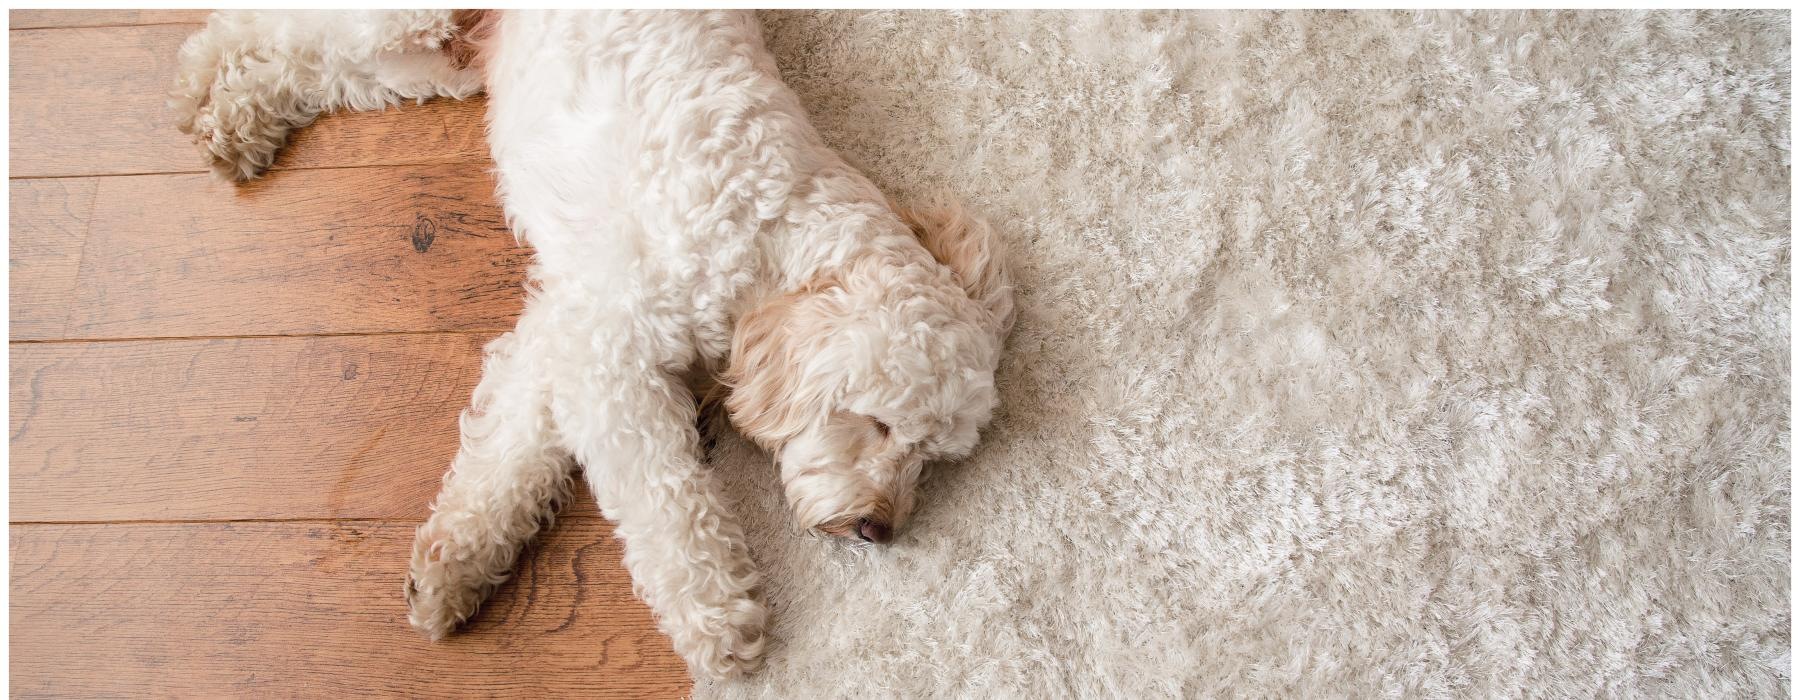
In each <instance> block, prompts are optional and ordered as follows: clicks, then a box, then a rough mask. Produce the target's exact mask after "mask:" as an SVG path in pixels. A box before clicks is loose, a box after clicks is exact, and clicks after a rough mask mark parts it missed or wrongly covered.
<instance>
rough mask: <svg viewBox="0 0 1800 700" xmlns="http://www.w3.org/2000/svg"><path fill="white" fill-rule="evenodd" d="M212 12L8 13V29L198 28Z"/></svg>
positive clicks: (14, 11)
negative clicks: (142, 26) (156, 25)
mask: <svg viewBox="0 0 1800 700" xmlns="http://www.w3.org/2000/svg"><path fill="white" fill-rule="evenodd" d="M209 14H212V10H12V11H9V12H8V13H7V27H8V28H9V29H48V28H53V27H110V26H123V25H137V24H199V23H201V22H205V21H206V16H207V15H209Z"/></svg>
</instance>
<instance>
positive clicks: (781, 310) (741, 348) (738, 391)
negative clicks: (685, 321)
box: [722, 281, 836, 452]
mask: <svg viewBox="0 0 1800 700" xmlns="http://www.w3.org/2000/svg"><path fill="white" fill-rule="evenodd" d="M834 286H836V283H835V282H831V281H819V282H815V283H813V284H811V285H808V286H807V287H806V288H804V289H801V290H799V291H797V292H794V293H792V294H788V295H785V296H782V297H778V298H776V299H773V300H771V301H769V302H766V303H764V304H762V305H761V306H758V307H756V308H755V309H752V310H751V311H750V312H749V313H747V314H744V315H743V317H741V318H739V319H738V321H737V324H736V326H735V327H734V328H733V331H732V335H731V365H730V366H729V367H727V368H726V370H725V373H724V375H723V377H722V379H723V383H724V385H725V386H726V387H728V388H729V389H730V391H731V393H730V394H729V395H728V396H726V397H725V410H726V412H727V413H729V414H730V416H731V422H732V424H733V425H735V426H737V429H738V431H739V432H740V433H742V434H743V435H744V436H745V437H748V438H750V439H751V440H752V441H754V442H755V443H756V444H758V445H761V446H762V447H763V449H766V450H769V451H771V452H773V451H777V450H779V449H781V445H782V443H785V442H787V441H788V440H789V439H792V438H793V437H794V436H795V435H799V434H800V431H801V430H803V429H805V427H806V424H805V421H806V420H807V419H808V418H809V417H810V415H809V413H808V412H807V411H804V410H801V409H802V408H803V407H804V405H805V404H806V402H808V401H811V400H813V399H812V398H809V397H808V396H807V395H806V394H807V392H805V391H803V388H804V387H803V383H804V377H803V376H802V372H801V368H800V359H801V358H800V356H799V353H801V352H803V351H804V349H803V348H801V347H799V344H800V343H801V341H802V340H803V339H809V338H811V339H816V338H820V337H825V334H824V333H821V332H820V331H819V330H818V329H815V328H810V327H809V325H811V323H812V322H810V321H808V317H809V314H808V313H806V311H807V309H806V305H807V304H815V303H819V302H820V299H819V298H818V295H820V294H822V293H823V292H824V291H825V290H827V289H829V288H832V287H834Z"/></svg>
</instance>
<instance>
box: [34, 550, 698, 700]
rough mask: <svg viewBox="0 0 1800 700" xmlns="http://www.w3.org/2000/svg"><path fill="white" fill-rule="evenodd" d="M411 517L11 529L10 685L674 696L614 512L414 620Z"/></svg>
mask: <svg viewBox="0 0 1800 700" xmlns="http://www.w3.org/2000/svg"><path fill="white" fill-rule="evenodd" d="M414 527H415V525H414V524H413V523H392V522H365V521H339V522H326V523H215V524H166V525H134V526H130V527H116V526H103V525H15V526H13V527H12V528H11V530H10V533H9V534H10V541H11V544H12V566H11V572H12V573H11V585H12V589H11V592H12V598H11V625H10V633H9V634H10V639H11V642H12V647H11V648H12V661H11V668H10V672H11V673H10V677H11V690H12V695H13V696H14V697H78V698H85V697H127V696H129V697H143V696H151V697H248V696H258V697H270V696H273V697H365V696H379V697H421V696H432V697H453V696H474V695H479V696H484V697H532V698H536V697H546V696H569V695H582V696H587V697H679V696H681V695H684V694H685V693H687V691H688V688H689V681H688V678H687V674H686V672H685V670H684V669H683V668H682V666H681V664H680V662H679V661H678V660H677V659H676V658H675V657H674V656H673V655H672V652H671V649H670V647H669V642H668V640H667V639H666V638H665V637H663V636H662V635H661V634H659V633H658V632H657V630H656V629H655V627H654V625H653V623H652V621H651V618H650V615H649V612H648V610H646V609H645V608H644V607H643V605H642V604H640V603H638V602H637V601H636V600H634V599H633V598H632V597H631V593H630V585H629V581H628V579H627V578H626V574H625V571H624V569H623V568H622V567H621V565H620V561H619V557H620V547H619V544H618V542H617V541H616V540H614V539H613V538H612V537H611V532H610V528H609V527H608V526H607V525H606V524H604V523H603V522H601V521H597V520H583V521H569V522H558V523H557V526H556V527H555V528H554V529H552V530H551V531H550V533H549V534H548V535H547V536H546V537H545V538H544V540H543V541H542V542H541V543H540V544H539V545H537V546H536V547H535V548H534V549H533V551H532V552H531V553H530V554H529V555H528V558H527V559H526V560H525V561H524V562H523V563H522V564H521V567H520V572H519V575H518V576H517V577H516V578H515V579H514V580H513V581H512V582H510V583H508V584H507V585H506V586H505V587H503V588H502V589H501V590H500V591H499V592H498V593H496V595H495V596H494V598H493V599H491V600H490V601H489V603H488V605H487V606H486V607H484V608H483V610H482V611H481V612H480V613H479V614H478V615H477V617H476V618H475V620H474V621H473V624H472V626H471V627H470V628H468V629H467V630H466V631H464V632H463V633H461V634H457V635H453V636H451V637H449V638H447V639H445V640H443V641H441V642H437V643H435V644H434V643H430V642H428V641H426V639H425V638H424V637H423V636H421V635H419V634H418V633H416V632H414V631H413V630H412V629H411V628H410V627H408V626H407V624H406V619H405V618H406V603H405V601H404V600H403V596H402V594H401V582H402V581H403V580H404V571H405V567H406V563H407V561H408V557H409V553H410V551H411V542H412V533H413V528H414Z"/></svg>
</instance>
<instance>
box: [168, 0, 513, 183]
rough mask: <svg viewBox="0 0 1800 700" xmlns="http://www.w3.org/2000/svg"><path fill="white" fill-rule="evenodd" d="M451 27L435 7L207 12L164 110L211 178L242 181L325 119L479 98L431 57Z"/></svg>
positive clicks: (447, 64) (475, 77) (186, 48)
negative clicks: (295, 134) (297, 132)
mask: <svg viewBox="0 0 1800 700" xmlns="http://www.w3.org/2000/svg"><path fill="white" fill-rule="evenodd" d="M455 30H456V26H455V24H454V23H453V22H452V21H451V18H450V14H449V13H447V12H442V11H436V10H418V11H386V10H374V11H333V12H326V11H249V10H228V11H221V12H215V13H213V14H212V16H211V17H209V18H208V19H207V21H206V28H205V29H203V30H201V31H200V32H198V33H196V34H194V35H193V36H191V37H189V38H188V40H187V41H186V42H185V43H183V44H182V45H181V54H180V69H179V72H178V75H177V77H176V85H175V89H174V90H173V91H172V92H171V93H170V100H169V106H170V108H171V109H173V110H174V111H175V115H176V127H177V128H179V129H180V130H181V132H182V133H184V134H188V135H190V136H192V137H193V138H194V142H195V143H196V144H198V145H199V146H200V150H201V153H202V155H203V156H204V157H205V159H206V164H207V166H208V167H210V168H211V169H212V171H213V172H214V173H216V174H217V175H218V176H219V177H221V178H224V179H228V180H248V179H251V178H254V177H256V176H258V175H261V174H262V172H263V171H264V170H266V169H268V167H269V165H270V164H271V163H272V162H274V160H275V153H276V151H279V150H280V149H281V146H282V144H284V143H286V142H287V136H288V132H289V131H292V130H293V129H295V128H298V127H302V126H306V125H307V124H310V123H312V120H313V119H314V118H316V117H318V116H319V115H320V114H323V113H325V112H329V111H332V110H337V109H355V110H370V109H382V108H385V107H388V106H391V105H395V104H399V103H400V102H402V101H405V100H416V101H423V100H425V99H427V98H431V97H440V96H441V97H453V98H457V99H462V98H465V97H468V96H470V95H473V94H475V93H478V92H480V91H481V76H480V75H479V74H478V73H476V72H474V71H471V70H463V69H459V68H458V67H457V66H456V65H455V64H454V62H453V61H452V60H451V58H450V57H449V56H448V55H446V54H445V53H444V52H442V51H439V50H438V49H439V48H440V47H442V46H443V45H444V43H445V42H446V41H448V40H449V39H450V38H451V36H452V34H453V33H454V32H455Z"/></svg>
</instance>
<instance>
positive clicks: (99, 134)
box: [8, 25, 487, 178]
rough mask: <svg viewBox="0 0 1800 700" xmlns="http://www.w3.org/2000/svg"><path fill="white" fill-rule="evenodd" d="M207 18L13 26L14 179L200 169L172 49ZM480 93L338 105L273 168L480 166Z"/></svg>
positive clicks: (301, 135) (484, 152)
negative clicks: (178, 95)
mask: <svg viewBox="0 0 1800 700" xmlns="http://www.w3.org/2000/svg"><path fill="white" fill-rule="evenodd" d="M199 28H200V27H199V25H149V26H132V27H81V28H65V29H32V30H19V29H15V30H13V31H12V32H10V36H11V39H12V48H11V52H10V57H11V81H12V82H11V87H10V97H11V99H12V103H11V109H10V110H9V117H8V118H9V123H10V125H11V128H12V139H11V143H10V146H11V156H12V161H11V162H12V165H11V172H10V175H11V177H15V178H16V177H51V176H55V177H65V176H77V175H107V174H125V173H175V172H181V173H187V172H201V171H203V170H204V167H203V165H202V162H201V160H200V156H199V153H198V152H197V151H196V150H195V147H194V145H193V144H192V143H191V141H190V140H189V138H188V137H187V136H184V135H182V134H181V133H180V132H178V131H176V130H175V126H174V124H175V118H174V114H173V113H172V112H170V110H169V109H168V106H167V96H166V95H167V93H168V91H169V88H170V87H171V86H172V85H173V84H174V80H175V67H176V51H177V49H179V48H180V46H181V42H182V41H183V40H184V39H186V38H187V36H188V35H189V34H191V33H193V32H195V31H198V30H199ZM484 109H485V106H484V102H482V101H481V100H473V101H470V102H465V103H457V102H451V101H447V100H436V101H433V102H429V103H427V104H424V105H408V106H405V107H401V108H399V109H392V110H388V111H385V112H368V113H355V114H350V113H345V114H332V115H327V116H325V117H323V118H321V119H319V120H318V121H317V122H316V123H314V124H313V125H312V126H310V127H308V128H306V129H302V130H301V131H300V132H298V133H297V134H296V135H295V137H294V143H292V144H290V145H289V147H288V148H287V149H286V151H284V152H283V154H282V155H281V157H279V158H278V159H277V161H276V165H275V167H277V168H312V167H348V166H371V165H394V164H419V163H484V162H485V161H486V160H487V146H486V142H485V136H484V134H485V132H484V130H483V125H482V120H481V115H482V114H483V110H484Z"/></svg>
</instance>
